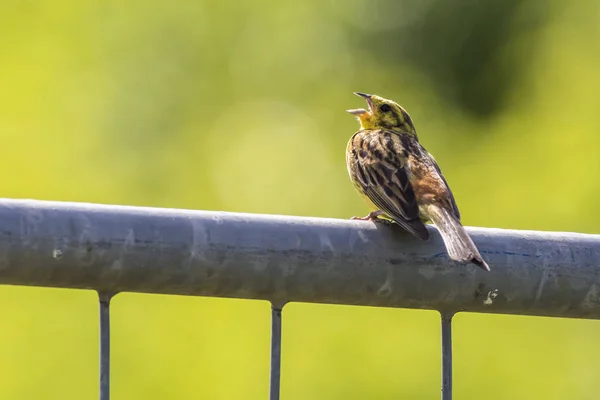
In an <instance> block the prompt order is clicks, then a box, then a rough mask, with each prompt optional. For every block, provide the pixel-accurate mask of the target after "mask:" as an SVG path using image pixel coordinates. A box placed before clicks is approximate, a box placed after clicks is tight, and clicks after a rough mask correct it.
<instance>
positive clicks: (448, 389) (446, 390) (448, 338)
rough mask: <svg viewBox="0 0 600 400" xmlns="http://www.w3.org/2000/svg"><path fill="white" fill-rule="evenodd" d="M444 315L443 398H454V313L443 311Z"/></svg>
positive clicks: (449, 399) (445, 399)
mask: <svg viewBox="0 0 600 400" xmlns="http://www.w3.org/2000/svg"><path fill="white" fill-rule="evenodd" d="M441 316H442V400H452V317H453V316H454V313H451V312H441Z"/></svg>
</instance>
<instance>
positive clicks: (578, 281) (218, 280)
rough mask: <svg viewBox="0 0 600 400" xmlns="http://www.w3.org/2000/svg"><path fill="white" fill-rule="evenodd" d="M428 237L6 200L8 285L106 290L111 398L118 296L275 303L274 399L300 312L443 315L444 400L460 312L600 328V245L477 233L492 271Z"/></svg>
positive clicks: (335, 224) (305, 221)
mask: <svg viewBox="0 0 600 400" xmlns="http://www.w3.org/2000/svg"><path fill="white" fill-rule="evenodd" d="M429 229H430V232H431V235H432V237H431V239H430V240H428V241H426V242H422V241H420V240H417V239H414V238H412V237H411V236H410V235H408V234H406V233H404V232H403V231H402V230H401V229H400V228H398V229H395V228H393V227H388V226H383V225H381V224H372V223H367V222H362V221H349V220H336V219H325V218H300V217H291V216H272V215H256V214H236V213H224V212H205V211H188V210H172V209H159V208H142V207H124V206H105V205H96V204H83V203H58V202H43V201H33V200H6V199H5V200H0V284H9V285H28V286H46V287H61V288H80V289H93V290H96V291H97V292H98V293H99V299H100V399H101V400H108V399H109V368H110V324H109V322H110V315H109V312H110V299H111V297H112V296H113V295H114V294H116V293H119V292H144V293H164V294H175V295H194V296H213V297H231V298H241V299H262V300H268V301H270V302H271V304H272V315H271V317H272V318H271V321H272V330H271V382H270V398H271V399H272V400H276V399H279V391H280V366H281V324H282V319H281V318H282V309H283V307H284V305H285V304H286V303H287V302H292V301H297V302H311V303H332V304H347V305H364V306H386V307H403V308H417V309H433V310H438V311H439V312H440V314H441V332H442V399H451V398H452V343H451V339H452V338H451V321H452V316H453V315H454V314H455V313H456V312H459V311H469V312H485V313H503V314H522V315H540V316H554V317H574V318H591V319H597V318H600V296H598V293H599V292H600V235H584V234H575V233H555V232H533V231H516V230H500V229H484V228H468V230H469V233H470V234H471V235H472V237H473V240H474V241H475V243H476V244H477V246H478V247H479V249H480V251H481V253H482V255H483V256H484V257H485V258H486V260H487V261H488V263H489V265H490V266H491V268H492V271H491V272H485V271H482V270H481V269H479V268H477V267H476V266H471V265H467V266H464V265H462V266H461V265H456V264H454V263H452V262H451V261H449V260H448V258H447V256H446V253H445V250H444V245H443V242H442V240H441V237H440V236H439V235H438V233H437V231H436V230H435V228H431V227H429Z"/></svg>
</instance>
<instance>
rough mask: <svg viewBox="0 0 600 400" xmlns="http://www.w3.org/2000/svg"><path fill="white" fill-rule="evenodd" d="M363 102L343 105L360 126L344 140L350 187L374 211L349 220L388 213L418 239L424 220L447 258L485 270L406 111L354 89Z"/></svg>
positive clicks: (424, 234)
mask: <svg viewBox="0 0 600 400" xmlns="http://www.w3.org/2000/svg"><path fill="white" fill-rule="evenodd" d="M355 94H356V95H358V96H361V97H363V98H364V99H365V100H366V101H367V104H368V106H369V109H368V110H365V109H363V108H359V109H355V110H348V112H349V113H350V114H353V115H355V116H356V117H357V119H358V120H359V122H360V130H359V131H358V132H356V133H355V134H354V135H353V136H352V137H351V138H350V141H349V142H348V147H347V149H346V163H347V165H348V173H349V174H350V179H351V180H352V183H354V186H355V187H356V189H357V190H358V191H359V192H360V193H361V194H362V195H363V196H364V197H365V198H366V199H367V201H368V202H369V203H371V205H372V206H373V208H374V209H375V210H376V211H373V212H371V213H370V214H369V215H367V216H366V217H362V218H359V217H353V219H361V220H369V221H378V218H379V217H384V218H389V219H391V220H392V221H394V222H395V223H397V224H398V225H400V226H402V227H403V228H404V229H406V230H407V231H409V232H410V233H412V234H413V235H415V236H416V237H418V238H419V239H422V240H427V239H428V238H429V232H428V231H427V228H426V227H425V224H424V222H429V221H431V222H433V224H435V226H436V227H437V228H438V230H439V232H440V234H441V235H442V238H443V240H444V244H445V245H446V249H447V251H448V255H449V256H450V258H451V259H452V260H455V261H458V262H461V263H467V262H472V263H474V264H476V265H478V266H479V267H481V268H483V269H485V270H486V271H489V270H490V267H489V266H488V265H487V264H486V262H485V261H484V260H483V258H482V257H481V255H480V254H479V251H478V250H477V247H475V244H474V243H473V241H472V240H471V238H470V237H469V235H468V234H467V232H466V231H465V229H464V228H463V226H462V224H461V223H460V212H459V211H458V207H457V206H456V202H455V201H454V196H453V195H452V191H451V190H450V187H449V186H448V183H447V182H446V179H445V178H444V175H442V171H440V167H438V165H437V163H436V162H435V159H434V158H433V156H432V155H431V154H429V153H428V152H427V150H425V148H424V147H423V146H421V144H420V143H419V139H418V137H417V132H416V131H415V127H414V125H413V123H412V120H411V118H410V116H409V115H408V113H407V112H406V110H404V108H402V107H401V106H400V105H399V104H397V103H395V102H393V101H391V100H387V99H384V98H382V97H379V96H376V95H370V94H365V93H355Z"/></svg>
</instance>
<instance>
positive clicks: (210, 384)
mask: <svg viewBox="0 0 600 400" xmlns="http://www.w3.org/2000/svg"><path fill="white" fill-rule="evenodd" d="M0 44H1V47H0V135H1V136H0V137H1V139H2V152H1V154H2V157H0V168H1V169H2V171H4V172H3V174H2V179H1V180H0V194H1V195H2V196H4V197H13V198H36V199H52V200H68V201H87V202H97V203H111V204H129V205H144V206H160V207H177V208H192V209H206V210H225V211H241V212H258V213H270V214H290V215H291V214H293V215H312V216H324V217H325V216H326V217H336V218H348V217H350V216H352V215H362V214H364V213H365V212H366V211H367V210H366V206H365V204H364V203H363V202H362V200H361V199H360V198H359V197H358V195H357V194H356V193H355V192H354V190H353V188H352V185H351V184H350V182H349V179H348V177H347V172H346V166H345V164H344V151H345V146H346V142H347V140H348V138H349V137H350V135H351V134H352V133H353V132H354V131H355V130H356V129H357V123H356V121H355V120H354V119H353V118H352V117H351V116H350V115H348V114H346V113H345V112H344V110H345V109H347V108H356V107H362V106H363V104H362V101H361V100H360V99H358V98H356V97H354V96H353V95H352V92H353V91H363V92H367V93H376V94H380V95H382V96H385V97H388V98H392V99H395V100H397V101H398V102H400V103H401V104H402V105H404V106H405V107H406V108H407V110H408V111H409V112H410V113H411V115H412V117H413V119H414V121H415V124H416V127H417V131H418V132H419V135H420V138H421V141H422V143H423V144H424V145H425V146H426V147H427V148H428V150H429V151H430V152H431V153H432V154H434V155H435V157H436V159H437V160H438V162H439V163H440V165H441V167H442V169H443V171H444V173H445V175H446V177H447V178H448V180H449V182H450V184H451V187H452V189H453V191H454V193H455V196H456V197H457V201H458V203H459V205H460V207H461V211H462V214H463V222H464V223H465V224H467V225H479V226H490V227H491V226H494V227H504V228H520V229H536V230H561V231H578V232H590V233H594V232H598V231H599V229H598V227H599V225H598V220H599V217H600V211H599V207H598V196H599V195H600V159H599V158H598V148H599V146H600V135H599V132H600V112H599V111H600V100H599V96H598V93H600V76H599V71H600V3H598V2H597V1H592V0H590V1H583V0H581V1H572V2H563V1H558V0H550V1H542V0H538V1H520V0H504V1H487V2H486V1H473V0H454V1H452V2H448V1H443V0H412V1H410V0H403V1H397V0H375V1H368V0H346V1H341V0H327V1H321V0H305V1H302V2H275V1H267V0H251V1H245V2H235V1H232V0H225V1H216V0H204V1H192V0H181V1H177V2H173V1H171V2H167V1H161V0H148V1H143V2H142V1H129V2H116V1H110V0H109V1H104V2H91V1H87V2H86V1H75V0H53V1H48V0H40V1H30V0H3V1H2V2H0ZM112 310H113V314H112V321H113V336H112V337H113V350H114V351H113V361H112V372H113V375H112V382H113V386H112V395H113V398H114V399H117V400H119V399H127V400H136V399H148V400H152V399H266V398H267V395H268V368H269V366H268V348H269V318H270V317H269V305H268V304H267V303H264V302H256V301H241V300H227V299H205V298H184V297H174V296H150V295H137V294H136V295H134V294H120V295H118V296H117V297H116V298H115V299H114V300H113V308H112ZM0 315H1V318H2V322H1V324H0V326H1V328H0V374H1V375H2V384H1V385H0V398H2V399H23V400H24V399H93V398H97V376H98V348H97V340H98V332H97V331H98V326H97V303H96V297H95V294H94V293H91V292H86V291H68V290H56V289H38V288H35V289H34V288H19V287H1V288H0ZM283 317H284V333H283V334H284V339H283V340H284V344H283V375H282V376H283V377H282V398H283V399H285V400H306V399H311V400H312V399H315V400H320V399H323V400H325V399H327V400H329V399H334V400H335V399H344V400H346V399H390V400H391V399H436V398H438V397H439V386H440V353H439V351H440V346H439V325H438V324H439V321H438V316H437V315H436V313H434V312H425V311H411V310H392V309H374V308H361V307H341V306H326V305H305V304H291V305H289V306H287V308H286V310H285V311H284V316H283ZM598 337H600V325H599V323H598V322H596V321H583V320H562V319H546V318H525V317H507V316H492V315H458V316H457V317H456V323H455V357H456V360H455V373H454V375H455V382H454V386H455V398H457V399H479V398H486V399H488V400H494V399H537V398H543V399H547V400H548V399H564V398H574V399H596V398H597V397H598V394H597V381H598V379H597V378H598V376H600V375H599V374H600V367H598V362H597V360H598V359H599V357H600V343H599V341H598Z"/></svg>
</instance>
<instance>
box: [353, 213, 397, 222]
mask: <svg viewBox="0 0 600 400" xmlns="http://www.w3.org/2000/svg"><path fill="white" fill-rule="evenodd" d="M381 214H383V211H381V210H377V211H371V212H370V213H369V214H367V215H365V216H364V217H352V218H350V219H351V220H353V221H371V222H377V223H381V224H385V225H391V224H392V221H388V220H387V219H383V218H379V216H380V215H381Z"/></svg>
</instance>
